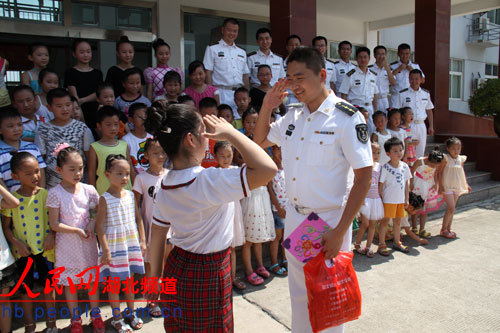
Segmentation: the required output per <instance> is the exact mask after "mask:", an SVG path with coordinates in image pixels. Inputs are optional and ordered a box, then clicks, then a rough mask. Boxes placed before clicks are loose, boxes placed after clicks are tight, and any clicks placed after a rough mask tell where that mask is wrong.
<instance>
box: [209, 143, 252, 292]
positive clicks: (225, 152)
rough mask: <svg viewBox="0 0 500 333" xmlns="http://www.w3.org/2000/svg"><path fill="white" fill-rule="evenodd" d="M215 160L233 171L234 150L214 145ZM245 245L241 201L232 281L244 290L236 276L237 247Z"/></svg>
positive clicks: (236, 218)
mask: <svg viewBox="0 0 500 333" xmlns="http://www.w3.org/2000/svg"><path fill="white" fill-rule="evenodd" d="M214 155H215V160H216V161H217V163H219V167H220V168H223V169H232V168H236V166H231V162H232V161H233V148H232V146H231V144H230V143H229V142H227V141H217V142H216V143H215V145H214ZM243 244H245V229H244V227H243V213H242V211H241V204H240V201H239V200H238V201H235V202H234V236H233V242H232V244H231V280H232V281H233V287H234V288H236V289H239V290H243V289H245V288H246V287H247V285H246V284H245V283H244V282H243V281H241V280H240V278H239V277H237V276H236V247H237V246H242V245H243Z"/></svg>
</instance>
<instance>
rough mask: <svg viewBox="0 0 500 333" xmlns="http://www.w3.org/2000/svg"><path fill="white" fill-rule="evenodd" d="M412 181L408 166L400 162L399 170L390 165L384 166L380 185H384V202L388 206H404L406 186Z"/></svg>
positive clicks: (381, 171)
mask: <svg viewBox="0 0 500 333" xmlns="http://www.w3.org/2000/svg"><path fill="white" fill-rule="evenodd" d="M410 179H411V172H410V168H409V167H408V164H406V163H405V162H399V166H398V167H397V168H394V167H392V166H391V165H390V164H389V163H386V164H384V165H383V166H382V168H381V170H380V179H379V182H380V183H384V188H383V190H382V201H383V202H384V203H387V204H402V203H404V202H405V186H406V184H407V183H408V180H410Z"/></svg>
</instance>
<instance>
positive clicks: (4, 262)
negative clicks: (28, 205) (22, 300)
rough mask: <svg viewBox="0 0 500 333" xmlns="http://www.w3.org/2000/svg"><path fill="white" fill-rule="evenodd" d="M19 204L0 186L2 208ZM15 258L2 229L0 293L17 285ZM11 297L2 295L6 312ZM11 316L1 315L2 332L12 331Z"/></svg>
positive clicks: (0, 301) (0, 329)
mask: <svg viewBox="0 0 500 333" xmlns="http://www.w3.org/2000/svg"><path fill="white" fill-rule="evenodd" d="M18 206H19V200H18V199H17V198H16V197H14V196H13V195H12V194H10V193H9V191H7V189H5V187H3V186H0V208H1V209H13V208H16V207H18ZM14 262H15V259H14V256H13V255H12V253H11V252H10V249H9V243H7V239H6V238H5V235H4V233H3V231H2V230H1V229H0V293H1V294H3V295H6V294H8V293H9V292H10V289H11V288H12V287H14V286H15V285H16V282H17V279H18V277H17V275H16V265H15V263H14ZM8 300H9V297H0V307H2V309H3V311H4V313H5V309H8V310H7V311H8V313H11V308H10V302H8ZM11 322H12V320H11V316H10V315H9V316H5V315H2V316H0V332H11V330H10V329H11Z"/></svg>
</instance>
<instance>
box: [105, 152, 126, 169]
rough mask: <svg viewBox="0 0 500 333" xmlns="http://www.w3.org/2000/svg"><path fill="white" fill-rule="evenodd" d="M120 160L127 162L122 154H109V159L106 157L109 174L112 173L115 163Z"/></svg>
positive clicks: (106, 167)
mask: <svg viewBox="0 0 500 333" xmlns="http://www.w3.org/2000/svg"><path fill="white" fill-rule="evenodd" d="M120 160H123V161H127V158H126V157H125V156H123V155H122V154H109V155H108V157H106V166H105V170H106V171H107V172H110V171H111V168H112V167H113V162H115V161H120Z"/></svg>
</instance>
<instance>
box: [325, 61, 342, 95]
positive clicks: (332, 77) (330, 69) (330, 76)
mask: <svg viewBox="0 0 500 333" xmlns="http://www.w3.org/2000/svg"><path fill="white" fill-rule="evenodd" d="M325 69H326V82H325V83H326V87H327V88H328V89H330V87H331V86H330V82H333V83H334V84H335V83H336V81H337V71H336V70H335V64H334V63H333V61H331V60H328V59H326V58H325ZM335 88H336V89H338V88H339V87H337V86H336V87H335Z"/></svg>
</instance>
